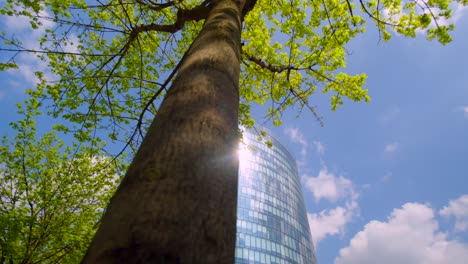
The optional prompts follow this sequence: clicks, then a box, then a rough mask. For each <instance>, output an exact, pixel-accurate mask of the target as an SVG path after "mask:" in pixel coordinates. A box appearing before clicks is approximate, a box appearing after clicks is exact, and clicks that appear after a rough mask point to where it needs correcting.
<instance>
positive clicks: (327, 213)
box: [307, 200, 358, 247]
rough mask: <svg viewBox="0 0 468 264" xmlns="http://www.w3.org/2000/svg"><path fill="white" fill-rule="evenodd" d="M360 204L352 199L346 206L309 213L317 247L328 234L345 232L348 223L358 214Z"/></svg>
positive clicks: (308, 216) (311, 229)
mask: <svg viewBox="0 0 468 264" xmlns="http://www.w3.org/2000/svg"><path fill="white" fill-rule="evenodd" d="M357 210H358V204H357V202H356V201H355V200H350V201H348V202H347V203H346V205H345V206H338V207H336V208H334V209H328V210H322V211H321V212H320V213H318V214H315V213H308V214H307V218H308V220H309V226H310V231H311V233H312V240H313V241H314V245H315V247H317V244H318V243H319V242H320V241H321V240H323V239H324V238H326V237H327V236H334V235H342V234H344V231H345V227H346V224H348V223H349V222H351V220H352V219H353V217H354V216H355V215H356V214H357Z"/></svg>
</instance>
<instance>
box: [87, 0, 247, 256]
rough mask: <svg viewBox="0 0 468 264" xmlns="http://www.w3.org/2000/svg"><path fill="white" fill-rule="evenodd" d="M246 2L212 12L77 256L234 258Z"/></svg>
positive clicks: (224, 1) (229, 0)
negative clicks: (83, 251) (89, 239)
mask: <svg viewBox="0 0 468 264" xmlns="http://www.w3.org/2000/svg"><path fill="white" fill-rule="evenodd" d="M243 5H244V1H234V0H220V1H218V3H217V4H216V5H215V6H214V7H213V9H212V10H211V11H210V13H209V15H208V18H207V19H206V21H205V24H204V26H203V29H202V31H201V33H200V35H199V36H198V38H197V39H196V40H195V41H194V43H193V44H192V47H191V49H190V51H189V52H188V53H187V55H186V57H185V59H184V61H183V62H182V64H181V67H180V70H179V72H178V74H177V76H176V77H175V79H174V82H173V84H172V87H171V88H170V89H169V92H168V94H167V95H166V97H165V98H164V101H163V103H162V105H161V107H160V109H159V112H158V114H157V117H156V118H155V120H154V121H153V123H152V124H151V127H150V129H149V131H148V133H147V135H146V137H145V139H144V140H143V143H142V145H141V147H140V149H139V150H138V153H137V154H136V157H135V158H134V160H133V162H132V164H131V165H130V168H129V170H128V171H127V173H126V175H125V177H124V179H123V181H122V183H121V185H120V187H119V188H118V190H117V192H116V194H115V196H114V197H113V198H112V200H111V202H110V205H109V207H108V208H107V211H106V213H105V215H104V217H103V219H102V222H101V225H100V227H99V229H98V231H97V233H96V235H95V237H94V239H93V242H92V244H91V246H90V247H89V249H88V252H87V253H86V255H85V257H84V259H83V263H103V264H106V263H125V264H132V263H161V264H165V263H171V264H172V263H181V264H185V263H203V264H209V263H215V264H223V263H226V264H232V263H234V249H235V232H236V230H235V229H236V206H237V184H238V183H237V179H238V158H237V153H236V151H237V144H238V108H239V68H240V37H241V36H240V34H241V14H242V7H243Z"/></svg>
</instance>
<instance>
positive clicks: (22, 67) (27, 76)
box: [2, 10, 76, 88]
mask: <svg viewBox="0 0 468 264" xmlns="http://www.w3.org/2000/svg"><path fill="white" fill-rule="evenodd" d="M27 11H29V12H32V11H31V10H27ZM38 16H39V17H50V16H51V15H50V14H49V13H48V12H47V11H46V10H41V11H40V12H39V13H38ZM3 18H4V20H3V21H2V22H3V25H4V26H5V28H7V29H8V31H10V32H15V37H16V38H18V39H20V40H21V41H22V43H21V47H22V48H24V49H33V50H35V49H39V47H38V46H37V42H38V40H39V39H40V38H41V37H42V36H43V34H44V33H45V32H46V30H47V29H51V28H53V27H54V26H55V25H56V24H55V22H53V21H51V20H47V19H43V18H39V19H38V21H39V22H40V23H42V25H41V26H39V28H38V29H34V30H33V29H32V28H31V24H30V23H29V20H30V19H29V18H27V17H25V16H4V17H3ZM75 38H76V37H75ZM15 61H16V63H17V64H18V69H9V70H7V72H8V73H10V74H11V75H14V76H17V77H20V78H18V79H21V80H22V81H23V80H24V81H26V82H25V83H23V84H22V85H23V86H24V87H26V88H32V87H31V86H35V85H36V84H37V83H38V82H39V79H38V78H37V76H36V75H35V74H34V72H36V71H41V72H43V73H45V77H46V79H51V75H50V73H48V71H47V62H45V61H41V60H40V59H39V58H37V55H36V54H34V53H28V52H23V53H20V54H19V55H18V56H16V58H15Z"/></svg>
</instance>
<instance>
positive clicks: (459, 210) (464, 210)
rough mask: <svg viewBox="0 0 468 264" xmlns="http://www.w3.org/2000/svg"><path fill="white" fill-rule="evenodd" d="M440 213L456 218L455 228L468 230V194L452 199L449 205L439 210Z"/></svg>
mask: <svg viewBox="0 0 468 264" xmlns="http://www.w3.org/2000/svg"><path fill="white" fill-rule="evenodd" d="M439 213H440V215H442V216H445V217H454V218H455V230H457V231H468V195H466V194H465V195H462V196H460V198H458V199H457V200H451V201H450V202H449V205H448V206H445V207H444V208H442V210H440V211H439Z"/></svg>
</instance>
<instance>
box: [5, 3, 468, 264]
mask: <svg viewBox="0 0 468 264" xmlns="http://www.w3.org/2000/svg"><path fill="white" fill-rule="evenodd" d="M455 4H462V5H466V4H468V1H466V0H461V1H450V0H427V1H426V0H414V1H413V0H409V1H401V0H382V1H380V0H371V1H365V0H353V1H352V0H315V1H312V0H284V1H283V0H206V1H203V2H201V1H190V0H189V1H184V0H180V1H179V0H176V1H167V2H165V1H161V2H156V1H153V0H129V1H124V0H109V1H101V0H96V1H94V0H93V1H85V0H61V1H56V0H41V1H30V0H7V2H6V3H3V5H2V7H1V8H0V14H2V15H4V16H10V17H15V18H19V17H21V19H23V20H21V21H25V20H26V21H27V22H28V23H29V24H30V26H31V28H32V29H33V31H35V32H37V33H38V34H36V35H38V36H39V38H38V39H30V38H31V37H32V38H34V36H28V37H27V38H25V39H21V38H17V37H16V35H15V32H8V31H7V32H2V33H1V38H2V40H3V44H1V45H2V46H1V47H0V51H1V52H2V53H3V54H2V55H3V56H2V58H3V59H4V60H3V61H2V62H1V63H0V70H6V69H9V70H11V69H12V68H16V67H18V63H17V58H18V54H22V53H30V54H34V55H35V56H37V59H38V60H41V61H42V62H43V63H45V64H47V69H46V70H42V71H36V72H35V75H36V76H37V78H38V79H39V83H38V84H37V86H36V87H35V89H30V90H28V94H29V96H30V101H29V107H30V108H28V111H33V113H35V112H34V111H37V109H38V108H39V107H40V106H41V105H44V107H43V108H41V109H44V110H46V111H47V113H48V114H49V115H52V116H53V117H54V118H60V119H61V121H60V124H59V125H56V126H55V127H54V130H55V131H57V132H60V133H71V134H72V135H73V136H74V137H75V138H76V140H78V142H79V144H78V145H73V148H71V149H70V148H65V147H63V145H62V143H61V142H60V141H57V138H56V137H55V136H54V134H53V133H52V134H50V133H49V134H46V135H44V136H43V137H42V138H40V139H35V137H36V133H35V129H34V122H32V121H31V115H32V114H31V113H29V112H25V113H26V119H25V120H23V121H20V122H19V123H17V124H13V128H14V129H16V130H17V131H18V132H19V134H18V136H17V138H16V143H15V144H14V145H8V142H7V141H6V140H4V141H3V144H4V145H6V147H2V148H1V149H0V155H1V158H2V160H1V162H3V163H5V167H4V168H2V169H1V170H0V171H1V175H2V178H1V179H2V181H3V182H5V184H4V185H5V186H6V187H5V188H4V189H2V192H4V193H5V195H6V196H5V197H10V198H6V199H5V200H2V203H3V204H4V205H3V206H4V208H7V209H5V212H7V211H8V212H9V213H8V214H5V215H6V216H5V217H6V219H0V220H1V224H4V223H7V224H6V226H5V227H2V228H3V230H7V232H6V233H5V234H6V235H5V236H7V239H8V241H9V242H8V243H6V242H4V241H2V247H8V250H9V251H7V252H11V250H17V249H16V247H17V246H23V245H26V244H25V243H29V242H31V241H33V244H32V247H23V249H24V250H26V251H25V253H24V254H23V255H24V256H25V258H26V262H27V261H28V260H29V259H30V258H31V257H32V255H31V254H33V253H32V252H33V251H34V254H42V252H44V251H47V252H49V250H51V249H56V250H57V252H59V253H56V254H53V255H54V256H56V255H57V254H62V253H60V252H64V251H67V250H69V249H70V247H78V248H81V245H83V244H84V243H86V242H85V240H86V237H88V236H87V234H90V233H91V232H92V231H90V230H91V229H90V223H92V222H93V220H94V221H96V219H97V217H98V215H99V212H97V211H96V208H104V207H105V202H104V201H106V199H107V198H108V196H106V194H103V193H99V192H97V190H98V189H99V188H97V186H100V187H102V186H103V185H106V186H107V185H109V186H112V181H113V179H114V177H113V175H114V174H115V172H114V170H113V169H112V167H107V166H102V167H101V163H103V162H104V163H105V164H107V165H108V164H109V163H110V162H109V161H108V160H106V159H101V158H99V156H98V157H96V153H100V152H99V151H98V150H101V149H103V148H104V147H105V141H106V140H111V141H113V142H114V143H115V142H122V143H123V149H121V150H120V151H118V153H114V154H115V155H116V156H117V157H118V156H120V154H122V153H124V152H126V151H130V152H133V151H136V149H137V148H139V147H140V144H141V141H142V139H143V138H145V142H146V144H141V148H140V149H139V151H138V153H137V154H136V156H135V159H134V161H133V162H132V165H131V166H130V167H129V170H128V171H127V174H126V176H125V178H124V180H123V181H122V183H121V185H120V187H119V188H118V190H117V192H116V195H115V196H113V199H112V202H111V203H110V204H109V206H108V207H107V210H106V213H105V214H104V217H103V220H102V222H101V225H100V227H99V231H97V235H96V236H95V238H94V240H93V242H92V245H91V247H90V248H89V250H88V251H87V254H86V255H85V260H84V262H86V263H96V262H99V263H104V262H103V261H104V260H105V261H107V262H105V263H115V262H116V261H124V262H125V261H129V262H125V263H131V261H133V262H132V263H146V262H148V263H154V262H158V263H228V262H231V261H232V259H233V256H234V255H233V254H234V250H233V249H234V248H233V247H234V242H235V220H236V219H235V212H236V195H237V185H236V184H237V175H238V171H237V168H238V163H237V158H233V156H235V154H234V152H235V149H236V148H237V143H238V140H237V139H238V138H237V130H236V129H237V128H238V126H237V125H238V124H237V123H239V125H243V126H246V127H251V126H252V125H253V124H254V120H253V119H252V117H251V114H250V107H251V105H252V104H268V108H267V113H266V116H268V117H269V118H271V120H272V121H273V123H274V125H276V126H278V125H280V124H281V116H282V113H283V111H285V110H286V109H288V108H289V107H299V108H300V109H302V108H306V109H309V110H310V111H311V112H312V113H313V114H314V115H315V116H316V118H317V119H318V120H319V122H321V118H320V116H319V114H318V113H316V111H315V109H314V107H313V104H312V103H311V100H312V98H313V97H312V96H313V95H314V94H315V93H317V91H319V92H321V93H324V94H327V95H329V97H330V103H331V109H332V110H336V109H337V107H339V106H340V105H341V104H343V103H344V100H345V99H349V100H352V101H357V102H359V101H369V100H370V97H369V95H368V91H367V89H365V88H364V84H365V79H366V75H365V74H364V73H362V74H357V75H351V74H347V73H346V71H345V68H346V57H347V51H346V44H347V43H348V42H349V41H350V40H351V39H353V38H354V37H356V36H357V35H358V34H359V33H362V32H364V31H365V25H366V23H368V22H370V23H373V24H375V26H376V27H377V29H378V32H379V34H380V37H381V39H383V40H384V41H386V40H388V39H390V37H391V35H392V32H394V34H400V35H404V36H409V37H415V36H416V33H417V32H422V33H425V34H426V35H427V38H428V39H430V40H431V39H437V40H438V41H439V42H440V43H442V44H446V43H448V42H450V41H451V38H450V35H449V32H450V31H451V30H453V29H454V26H453V25H451V24H448V23H447V21H449V20H448V19H449V18H450V17H451V15H452V14H451V6H453V5H455ZM241 21H242V23H240V22H241ZM7 29H8V28H7ZM210 41H212V42H216V43H215V44H213V43H210ZM233 42H236V43H233ZM195 43H196V45H197V47H196V48H195V49H193V50H192V49H191V48H192V45H193V44H195ZM211 44H213V45H211ZM213 47H214V48H216V49H217V50H216V51H215V52H212V53H210V48H213ZM186 56H188V57H191V60H190V61H184V59H186ZM5 58H6V59H5ZM197 60H198V61H197ZM197 63H198V64H197ZM232 64H237V65H232ZM239 64H240V65H239ZM184 67H185V68H184ZM184 71H185V75H184V74H182V72H184ZM218 74H219V76H217V75H218ZM239 74H240V79H238V75H239ZM215 75H216V76H215ZM192 76H194V78H196V80H190V78H192ZM191 82H192V83H191ZM193 83H196V84H193ZM169 87H171V88H169ZM237 95H239V98H237ZM163 99H164V103H161V102H162V101H163ZM218 100H219V102H218ZM238 103H239V105H238ZM182 108H183V109H182ZM238 110H239V111H238ZM188 116H190V117H188ZM237 116H239V119H237ZM153 119H154V120H155V121H154V122H152V125H151V127H150V123H151V120H153ZM238 120H239V121H238ZM147 131H148V135H149V136H145V135H146V133H147ZM26 147H27V148H29V149H31V150H30V151H25V150H26ZM72 152H77V153H83V154H77V155H75V156H74V157H73V158H71V159H70V158H69V156H70V154H71V153H72ZM58 154H60V155H58ZM132 154H133V153H132ZM114 157H115V156H114ZM113 161H115V160H113ZM118 164H121V163H118ZM33 165H34V166H33ZM83 174H85V175H87V177H85V178H83ZM90 175H91V176H90ZM70 182H76V183H78V184H84V185H83V188H80V189H72V187H71V186H70V185H67V183H70ZM2 184H3V183H2ZM57 185H59V186H60V187H57ZM2 188H3V187H2ZM109 188H110V187H109ZM57 192H59V193H57ZM93 192H94V194H93ZM55 194H57V196H56V195H55ZM92 194H93V195H94V196H93V197H94V198H88V197H89V196H90V195H92ZM81 195H82V196H81ZM2 197H3V194H2ZM77 197H79V198H77ZM69 204H70V205H71V206H72V207H71V208H70V207H68V205H69ZM74 204H76V206H79V208H80V209H79V210H80V214H79V215H83V217H87V218H84V219H81V218H80V219H79V218H75V217H78V216H77V214H76V212H77V209H76V208H78V207H75V206H74ZM88 205H90V206H91V205H92V208H90V209H89V212H90V213H89V215H88V214H87V213H85V212H86V211H87V210H88V209H87V208H88ZM49 206H51V207H52V209H51V210H49V209H48V208H49ZM8 208H10V209H8ZM17 208H18V211H16V209H17ZM46 208H47V210H46ZM2 210H3V208H2ZM59 211H60V214H53V213H56V212H59ZM10 212H11V213H10ZM64 215H66V216H67V218H66V219H65V218H64V217H63V216H64ZM48 217H54V218H53V219H52V218H50V219H49V218H48ZM16 219H18V220H17V221H18V223H21V225H12V224H11V223H13V222H12V221H13V220H16ZM69 219H74V222H67V223H65V222H64V221H69ZM43 220H44V221H43ZM52 220H53V221H52ZM54 221H58V224H57V225H60V226H61V227H62V228H65V229H64V230H63V234H66V235H68V236H73V234H74V233H76V232H85V235H84V236H82V237H80V239H74V237H67V240H66V241H67V243H58V242H63V241H59V238H58V237H57V238H55V237H54V236H55V235H57V234H62V233H60V232H62V231H60V232H56V233H53V234H52V233H47V232H46V231H48V230H49V229H50V228H52V226H51V224H52V225H53V224H54V223H56V222H54ZM81 223H83V225H81ZM23 228H26V229H28V230H26V231H24V230H23ZM54 228H55V225H54ZM57 228H58V227H57ZM75 229H78V230H75ZM4 232H5V231H4ZM181 233H183V234H181ZM186 234H187V235H186ZM184 235H186V236H184ZM9 236H11V238H10V237H9ZM44 236H46V237H47V236H49V240H45V239H43V238H44ZM83 237H85V239H84V240H83ZM27 245H30V244H27ZM10 247H11V248H10ZM46 249H47V250H46ZM2 252H3V251H2ZM80 252H81V251H80ZM8 254H9V253H8ZM28 254H29V255H28ZM61 256H62V255H61ZM67 257H70V258H76V256H74V255H70V256H67ZM7 258H10V259H12V258H14V257H13V256H7ZM38 258H39V259H40V258H49V256H46V255H44V256H39V257H38ZM13 261H16V259H14V260H13ZM165 261H167V262H165Z"/></svg>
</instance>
